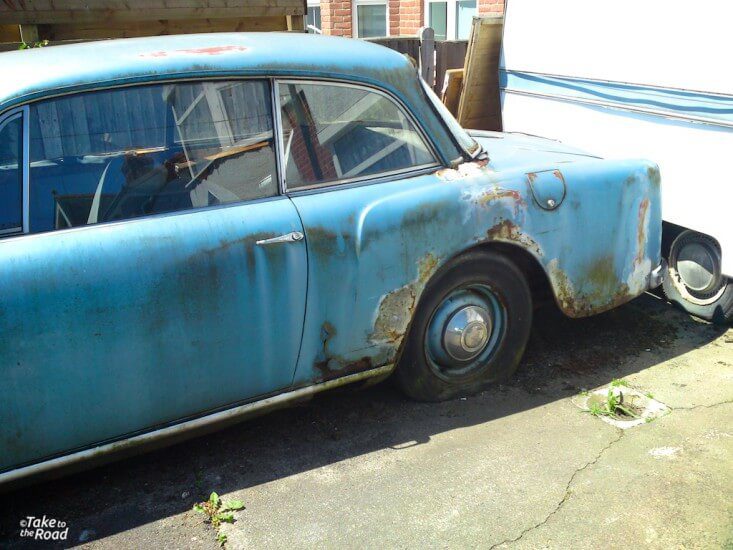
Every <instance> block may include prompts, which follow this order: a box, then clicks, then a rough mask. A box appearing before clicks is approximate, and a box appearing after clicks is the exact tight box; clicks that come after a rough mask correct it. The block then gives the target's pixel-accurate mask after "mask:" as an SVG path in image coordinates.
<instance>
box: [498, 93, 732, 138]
mask: <svg viewBox="0 0 733 550" xmlns="http://www.w3.org/2000/svg"><path fill="white" fill-rule="evenodd" d="M499 90H500V91H501V92H504V93H505V94H515V95H522V96H528V97H539V98H542V99H550V100H554V101H563V102H565V103H577V104H580V105H592V106H594V107H605V108H607V109H613V110H616V111H628V112H631V113H639V114H644V115H651V116H657V117H661V118H668V119H672V120H681V121H684V122H692V123H695V124H705V125H707V126H717V127H719V128H733V124H728V123H725V122H722V121H720V120H714V119H707V118H699V117H691V116H683V115H677V114H674V113H670V112H667V111H657V110H655V109H643V108H640V107H629V106H626V105H621V104H619V103H610V102H607V101H598V100H593V99H579V98H575V97H569V96H563V95H549V94H542V93H537V92H525V91H520V90H512V89H508V88H499Z"/></svg>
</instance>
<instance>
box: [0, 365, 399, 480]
mask: <svg viewBox="0 0 733 550" xmlns="http://www.w3.org/2000/svg"><path fill="white" fill-rule="evenodd" d="M393 369H394V365H392V364H388V365H384V366H382V367H378V368H376V369H369V370H366V371H363V372H357V373H355V374H350V375H348V376H342V377H340V378H335V379H333V380H327V381H325V382H321V383H319V384H314V385H312V386H305V387H302V388H297V389H294V390H290V391H287V392H284V393H280V394H277V395H274V396H271V397H267V398H265V399H261V400H259V401H254V402H251V403H246V404H244V405H241V406H239V407H234V408H231V409H227V410H224V411H219V412H217V413H213V414H210V415H207V416H202V417H199V418H195V419H192V420H188V421H185V422H181V423H180V424H174V425H172V426H166V427H165V428H161V429H159V430H155V431H152V432H147V433H143V434H139V435H136V436H133V437H130V438H127V439H122V440H118V441H114V442H111V443H107V444H104V445H100V446H97V447H92V448H90V449H84V450H81V451H78V452H75V453H71V454H68V455H64V456H60V457H57V458H53V459H50V460H46V461H44V462H39V463H37V464H30V465H28V466H23V467H20V468H16V469H14V470H9V471H7V472H4V473H1V474H0V486H2V489H3V490H5V489H6V487H5V486H6V485H8V484H14V483H15V482H18V481H19V480H21V479H25V478H32V477H36V476H44V474H48V473H49V472H52V471H56V470H59V471H63V470H64V469H65V468H69V467H72V466H73V465H75V464H78V463H82V462H86V461H88V462H90V463H93V462H95V459H100V458H102V457H109V456H111V455H113V454H115V455H116V454H121V455H124V454H125V451H127V450H130V449H133V448H136V447H141V446H147V445H151V446H154V445H153V444H154V443H155V442H157V441H161V440H164V439H172V440H173V439H176V436H179V437H181V436H182V434H184V433H191V436H194V435H197V434H196V432H204V433H205V429H206V428H207V427H212V426H215V425H225V424H227V423H234V422H235V421H240V420H243V419H245V418H247V417H248V416H252V415H255V414H260V413H264V412H267V411H268V410H271V409H276V408H278V407H281V406H284V405H286V404H287V403H289V402H292V401H297V400H299V399H307V398H309V397H312V396H313V395H315V394H317V393H320V392H322V391H326V390H329V389H332V388H336V387H339V386H344V385H346V384H351V383H354V382H359V381H361V380H365V379H368V378H373V377H377V376H383V375H384V376H386V375H387V374H389V373H390V372H392V370H393ZM93 465H94V464H90V466H93Z"/></svg>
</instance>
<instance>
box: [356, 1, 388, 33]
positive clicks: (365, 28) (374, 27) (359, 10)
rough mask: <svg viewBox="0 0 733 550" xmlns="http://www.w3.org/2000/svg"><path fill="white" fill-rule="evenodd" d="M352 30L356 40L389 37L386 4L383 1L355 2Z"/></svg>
mask: <svg viewBox="0 0 733 550" xmlns="http://www.w3.org/2000/svg"><path fill="white" fill-rule="evenodd" d="M354 7H355V10H354V17H355V21H354V23H355V24H354V28H355V29H356V36H357V37H358V38H378V37H380V36H389V21H388V17H387V13H388V10H387V2H385V0H355V5H354Z"/></svg>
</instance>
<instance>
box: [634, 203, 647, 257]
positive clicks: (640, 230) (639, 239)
mask: <svg viewBox="0 0 733 550" xmlns="http://www.w3.org/2000/svg"><path fill="white" fill-rule="evenodd" d="M648 211H649V199H648V198H645V199H644V200H642V201H641V203H640V204H639V215H638V217H637V219H638V222H639V224H638V226H637V229H636V258H635V259H634V262H635V263H636V264H637V265H639V264H641V263H642V262H643V261H644V249H645V248H646V246H645V245H646V226H647V224H646V215H647V212H648Z"/></svg>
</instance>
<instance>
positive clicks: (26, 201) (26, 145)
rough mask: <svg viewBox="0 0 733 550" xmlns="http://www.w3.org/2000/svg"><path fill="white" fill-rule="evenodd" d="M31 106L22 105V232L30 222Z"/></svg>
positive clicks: (28, 231) (27, 231)
mask: <svg viewBox="0 0 733 550" xmlns="http://www.w3.org/2000/svg"><path fill="white" fill-rule="evenodd" d="M30 112H31V108H30V107H29V106H28V105H24V106H23V233H24V234H28V233H30V230H31V228H30V224H31V116H30Z"/></svg>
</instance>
